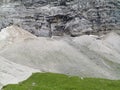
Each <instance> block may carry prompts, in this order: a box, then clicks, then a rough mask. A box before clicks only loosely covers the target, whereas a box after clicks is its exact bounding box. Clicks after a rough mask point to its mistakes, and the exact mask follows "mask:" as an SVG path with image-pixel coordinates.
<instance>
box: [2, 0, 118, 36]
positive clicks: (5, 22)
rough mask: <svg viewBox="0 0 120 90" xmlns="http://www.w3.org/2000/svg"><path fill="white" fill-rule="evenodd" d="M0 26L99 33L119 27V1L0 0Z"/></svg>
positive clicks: (40, 31) (39, 31)
mask: <svg viewBox="0 0 120 90" xmlns="http://www.w3.org/2000/svg"><path fill="white" fill-rule="evenodd" d="M0 2H1V6H0V28H4V27H6V26H9V25H11V24H15V25H19V26H20V27H22V28H24V29H26V30H28V31H30V32H31V33H33V34H35V35H37V36H52V35H64V33H66V34H69V35H71V36H78V35H81V34H101V33H103V34H104V33H107V32H108V31H110V30H116V29H117V30H118V29H119V28H120V0H1V1H0Z"/></svg>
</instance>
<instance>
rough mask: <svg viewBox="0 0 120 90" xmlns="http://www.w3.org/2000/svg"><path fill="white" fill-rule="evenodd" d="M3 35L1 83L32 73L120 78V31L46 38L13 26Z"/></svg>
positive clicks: (22, 78) (1, 42) (16, 81)
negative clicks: (101, 34)
mask: <svg viewBox="0 0 120 90" xmlns="http://www.w3.org/2000/svg"><path fill="white" fill-rule="evenodd" d="M0 36H1V37H0V83H1V84H0V85H1V86H3V85H6V84H8V83H18V82H19V81H22V80H25V79H27V78H28V77H29V76H30V75H31V74H32V72H54V73H62V74H68V75H75V76H80V77H96V78H107V79H114V80H116V79H120V58H119V57H120V48H119V46H120V32H119V31H114V32H113V31H112V32H111V33H108V34H107V35H103V36H101V37H100V36H97V35H82V36H79V37H58V36H57V37H56V36H54V37H52V38H45V37H36V36H34V35H32V34H30V33H28V32H27V31H25V30H23V29H21V28H19V27H17V26H10V27H7V28H5V29H2V31H1V32H0ZM3 36H4V37H3Z"/></svg>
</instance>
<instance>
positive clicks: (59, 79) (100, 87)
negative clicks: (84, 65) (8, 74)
mask: <svg viewBox="0 0 120 90" xmlns="http://www.w3.org/2000/svg"><path fill="white" fill-rule="evenodd" d="M3 90H120V81H113V80H106V79H95V78H84V79H81V78H79V77H71V76H66V75H62V74H54V73H35V74H33V75H32V76H31V77H30V78H29V79H28V80H26V81H23V82H21V83H19V84H18V85H17V84H16V85H7V86H5V87H3Z"/></svg>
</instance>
